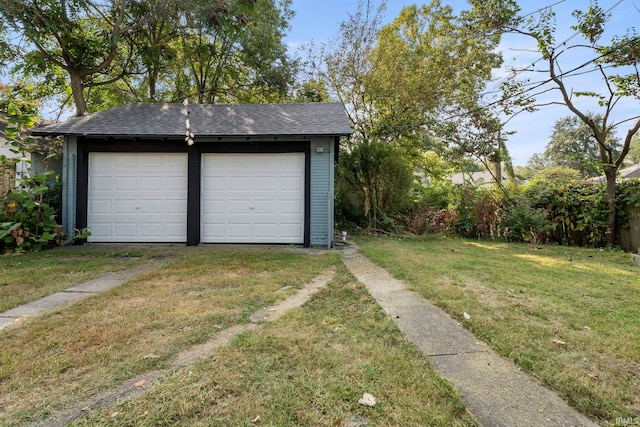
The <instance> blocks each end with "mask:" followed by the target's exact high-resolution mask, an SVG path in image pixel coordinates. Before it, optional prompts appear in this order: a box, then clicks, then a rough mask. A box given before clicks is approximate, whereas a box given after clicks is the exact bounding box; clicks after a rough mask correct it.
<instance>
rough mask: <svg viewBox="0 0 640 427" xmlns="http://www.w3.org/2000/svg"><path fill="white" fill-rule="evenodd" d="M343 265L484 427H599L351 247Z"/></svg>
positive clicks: (345, 252)
mask: <svg viewBox="0 0 640 427" xmlns="http://www.w3.org/2000/svg"><path fill="white" fill-rule="evenodd" d="M343 261H344V264H345V265H346V266H347V268H348V269H349V270H351V272H352V274H353V275H354V276H356V278H357V279H358V280H359V281H360V282H362V283H363V284H364V285H365V286H366V287H367V289H368V290H369V293H370V294H371V295H372V296H373V298H374V299H375V300H376V301H377V302H378V303H379V304H380V306H382V308H383V309H384V311H385V312H386V313H387V314H388V315H389V316H391V317H392V318H393V320H394V321H395V322H396V324H397V325H398V327H399V328H400V330H401V331H402V332H403V333H404V334H405V335H406V336H407V338H408V339H409V340H411V341H412V342H414V343H415V344H416V345H417V346H418V347H419V348H420V350H422V352H423V353H424V354H425V355H426V356H427V357H428V358H429V359H430V360H431V363H432V364H433V366H434V368H435V369H436V371H437V372H439V373H440V375H442V377H443V378H446V379H447V380H448V381H450V382H451V383H453V385H454V386H455V387H456V388H457V389H458V391H459V392H460V394H461V395H462V398H463V401H464V403H465V405H466V406H467V408H468V410H469V412H470V413H471V414H472V415H473V416H474V417H475V418H476V420H477V421H478V422H479V423H480V424H481V425H482V426H486V427H501V426H504V427H520V426H522V427H535V426H540V427H542V426H544V427H547V426H554V427H560V426H566V427H577V426H581V427H582V426H594V427H595V426H597V424H594V423H593V422H592V421H590V420H589V419H588V418H587V417H585V416H584V415H582V414H580V413H579V412H577V411H576V410H575V409H573V408H571V407H570V406H569V405H568V404H567V403H566V402H565V401H563V400H562V399H560V397H558V396H557V395H556V394H555V393H554V392H552V391H550V390H549V389H548V388H546V387H544V386H542V385H540V384H539V383H537V382H536V381H535V380H534V379H533V378H532V377H530V376H529V375H527V374H526V373H524V372H521V371H520V370H519V368H518V367H517V366H516V365H514V364H513V363H512V362H510V361H508V360H506V359H504V358H502V357H500V356H498V355H497V354H496V353H495V352H493V351H492V350H491V349H490V348H489V347H488V346H487V345H486V344H485V343H483V342H481V341H479V340H478V339H476V338H475V337H474V336H473V335H472V334H471V333H470V332H469V331H467V330H466V329H464V328H463V327H462V326H460V325H459V323H458V322H457V321H456V320H454V319H452V318H451V317H450V316H449V315H448V314H447V313H445V312H444V311H442V310H441V309H440V308H438V307H436V306H434V305H433V304H431V303H429V302H428V301H427V300H426V299H425V298H423V297H422V296H420V295H419V294H417V293H415V292H412V291H409V290H407V289H406V287H405V285H404V284H403V283H402V282H400V281H399V280H396V279H394V278H393V277H392V276H391V275H390V274H389V273H388V272H387V271H386V270H384V269H382V268H380V267H379V266H377V265H376V264H374V263H373V262H371V261H369V260H368V259H367V258H366V257H365V256H363V255H361V254H359V253H358V252H357V248H355V247H354V246H351V247H347V248H345V249H344V250H343Z"/></svg>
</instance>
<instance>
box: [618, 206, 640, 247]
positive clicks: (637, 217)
mask: <svg viewBox="0 0 640 427" xmlns="http://www.w3.org/2000/svg"><path fill="white" fill-rule="evenodd" d="M627 215H628V216H629V226H628V227H626V228H622V229H620V232H619V236H618V244H619V245H620V246H621V247H622V248H623V249H624V250H626V251H630V252H634V253H636V254H638V253H640V207H637V206H634V207H629V208H628V211H627Z"/></svg>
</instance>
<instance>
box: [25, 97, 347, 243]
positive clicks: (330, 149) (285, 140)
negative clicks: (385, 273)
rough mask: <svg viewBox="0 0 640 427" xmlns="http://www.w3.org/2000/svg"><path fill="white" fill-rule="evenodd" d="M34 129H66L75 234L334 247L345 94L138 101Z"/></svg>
mask: <svg viewBox="0 0 640 427" xmlns="http://www.w3.org/2000/svg"><path fill="white" fill-rule="evenodd" d="M187 118H188V119H189V124H190V128H191V132H192V133H193V134H194V138H193V141H194V144H193V145H188V144H187V142H185V133H186V123H185V120H186V119H187ZM34 134H37V135H64V136H65V140H64V170H63V214H62V215H63V218H62V222H63V228H64V233H65V235H71V234H73V230H74V229H76V228H77V229H83V228H89V231H91V236H90V237H89V239H88V241H90V242H144V243H152V242H163V243H186V244H187V245H197V244H199V243H282V244H299V245H304V246H311V245H314V246H315V245H318V246H319V245H323V246H332V245H333V230H334V224H333V218H334V205H333V200H334V182H333V178H334V162H335V161H336V160H337V156H338V146H339V139H340V137H342V136H349V135H350V134H351V128H350V126H349V122H348V119H347V116H346V113H345V111H344V107H343V105H342V104H341V103H308V104H272V105H261V104H254V105H191V106H189V107H188V109H187V107H185V106H183V105H181V104H128V105H124V106H120V107H116V108H113V109H110V110H107V111H102V112H100V113H96V114H92V115H88V116H84V117H79V118H76V119H73V120H71V121H69V122H65V123H61V124H56V125H52V126H48V127H45V128H41V129H38V130H37V131H36V132H34Z"/></svg>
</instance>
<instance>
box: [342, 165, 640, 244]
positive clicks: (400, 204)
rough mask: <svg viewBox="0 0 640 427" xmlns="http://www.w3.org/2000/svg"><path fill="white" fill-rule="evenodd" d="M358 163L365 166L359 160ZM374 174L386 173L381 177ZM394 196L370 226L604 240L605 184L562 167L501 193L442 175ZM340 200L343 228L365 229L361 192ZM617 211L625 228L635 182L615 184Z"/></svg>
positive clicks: (635, 202) (636, 196) (638, 187)
mask: <svg viewBox="0 0 640 427" xmlns="http://www.w3.org/2000/svg"><path fill="white" fill-rule="evenodd" d="M349 162H352V161H351V160H349ZM345 163H346V162H345ZM349 166H351V163H349ZM359 166H360V167H361V168H367V167H368V166H369V165H368V164H366V163H364V162H362V163H360V164H359ZM405 167H408V166H405ZM405 172H406V170H405ZM396 173H397V172H396ZM361 174H363V175H366V172H361ZM354 175H355V173H354ZM379 179H388V178H387V177H386V176H385V175H381V177H380V178H379ZM338 188H343V187H340V186H339V187H338ZM392 190H393V189H392ZM393 196H394V203H393V204H392V205H389V206H386V207H385V209H384V210H383V209H382V208H381V209H380V212H383V213H384V215H382V214H380V213H378V218H384V221H381V220H380V219H378V220H377V221H376V222H375V224H376V225H377V227H376V228H375V230H377V231H386V232H393V233H411V234H416V235H422V234H437V233H442V234H446V235H455V236H461V237H472V238H489V239H498V240H506V241H511V242H532V243H557V244H562V245H576V246H591V247H603V246H607V245H608V239H607V235H608V233H609V232H610V228H609V225H608V223H607V215H608V213H609V207H608V202H607V195H606V186H605V185H603V184H600V183H594V182H589V181H584V180H580V179H577V178H576V177H574V176H572V175H568V174H566V173H560V174H554V173H551V172H550V173H549V174H540V175H539V176H538V177H537V178H535V179H533V180H532V181H531V182H530V183H528V184H526V185H523V186H521V187H513V186H512V187H510V188H508V189H507V191H503V190H498V189H496V188H495V187H492V186H484V187H483V186H472V185H452V184H450V183H448V182H446V181H443V182H438V183H435V184H432V185H429V186H424V185H422V184H421V183H420V182H417V181H416V182H414V185H413V186H412V187H411V188H410V189H407V190H404V192H400V191H399V190H398V191H397V192H395V193H393ZM339 201H340V205H339V206H340V207H341V209H342V210H341V212H343V213H344V212H348V215H346V214H343V216H342V217H341V219H342V220H343V221H344V220H346V222H344V223H343V226H344V227H347V228H349V227H350V228H356V229H357V228H358V227H361V228H362V229H366V230H368V231H371V230H372V227H371V218H370V217H369V216H367V215H365V213H364V212H363V211H362V209H361V206H362V200H361V198H360V199H357V198H354V197H350V198H349V197H345V196H342V193H339ZM616 209H617V221H618V222H617V227H616V228H617V229H618V230H625V229H627V228H628V227H629V213H630V212H633V211H635V210H637V209H640V180H637V179H636V180H626V181H622V182H620V183H619V184H618V186H617V192H616ZM628 249H631V250H634V251H635V250H636V249H637V248H628Z"/></svg>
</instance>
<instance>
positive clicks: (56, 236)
mask: <svg viewBox="0 0 640 427" xmlns="http://www.w3.org/2000/svg"><path fill="white" fill-rule="evenodd" d="M47 177H48V174H41V175H39V176H38V177H35V178H31V179H29V180H28V181H29V182H28V184H30V185H29V186H23V187H21V188H18V189H15V190H13V191H11V193H10V194H9V195H8V196H6V197H4V198H3V199H2V206H0V218H1V220H0V221H1V224H0V252H8V251H30V250H39V249H45V248H48V247H52V246H57V245H60V244H61V243H62V241H63V235H62V227H61V226H60V225H58V223H57V221H56V216H55V213H56V211H55V209H54V208H52V207H51V206H49V205H48V204H47V203H46V202H44V201H43V196H44V195H45V194H46V193H47V192H48V191H49V187H48V186H47V184H46V180H47Z"/></svg>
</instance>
